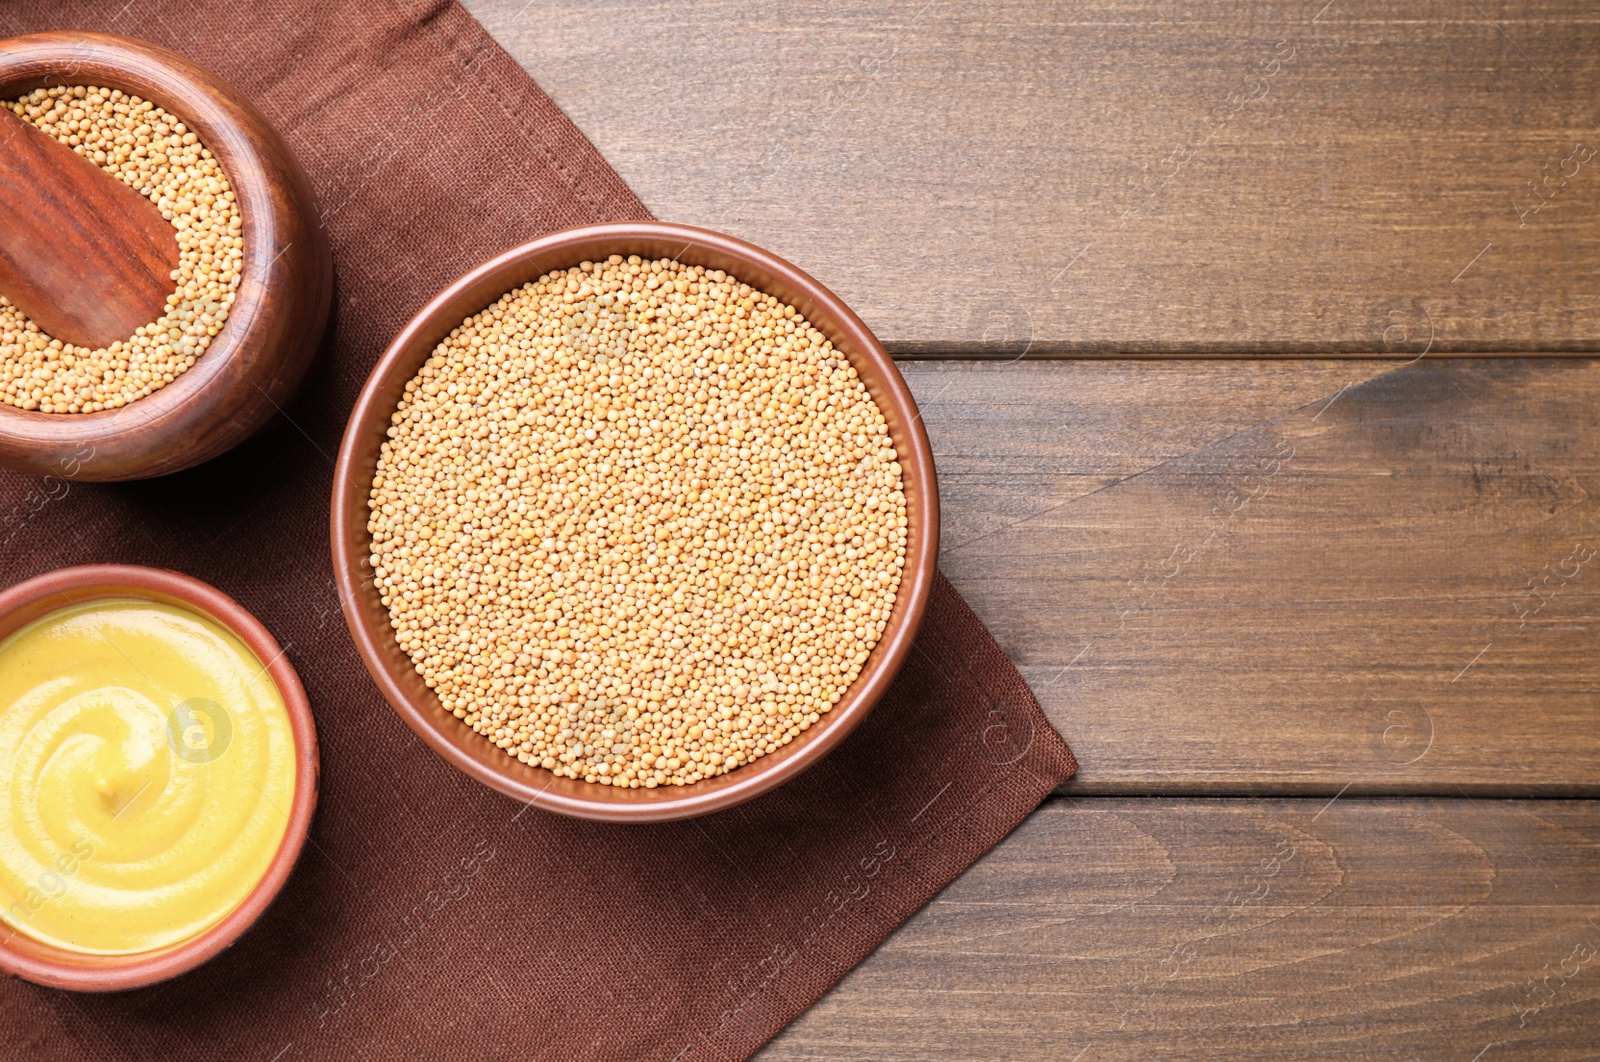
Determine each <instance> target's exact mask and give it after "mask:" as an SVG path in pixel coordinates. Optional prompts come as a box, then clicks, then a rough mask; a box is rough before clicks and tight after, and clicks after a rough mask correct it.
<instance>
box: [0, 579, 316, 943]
mask: <svg viewBox="0 0 1600 1062" xmlns="http://www.w3.org/2000/svg"><path fill="white" fill-rule="evenodd" d="M0 768H3V775H0V777H3V778H4V779H5V780H4V784H3V788H0V922H3V923H4V924H3V925H0V939H4V936H8V935H10V933H11V932H12V931H15V932H19V933H22V934H25V935H26V936H29V937H32V938H34V939H36V940H39V941H43V942H45V943H48V944H54V945H56V946H58V947H62V948H67V949H70V950H73V951H79V952H90V953H98V954H126V953H133V952H141V951H148V950H151V949H154V948H161V947H165V946H167V945H170V944H174V943H177V942H179V941H182V940H184V939H186V938H189V937H192V936H194V935H196V934H197V933H200V932H201V931H203V930H205V929H206V928H208V927H209V926H212V925H214V924H215V923H216V922H218V921H219V920H221V919H222V918H224V917H225V916H226V915H227V914H228V912H230V911H232V910H233V909H234V908H235V907H237V906H238V905H239V904H240V903H241V902H242V901H243V900H244V899H245V897H246V896H248V895H249V893H250V892H251V890H252V889H253V888H254V887H255V885H256V883H257V882H259V881H260V880H261V878H262V877H263V876H264V875H265V874H266V871H267V867H268V866H269V864H270V863H271V862H272V860H273V857H274V856H275V855H276V854H277V852H278V848H279V846H280V845H281V843H282V841H283V836H284V832H285V830H286V829H287V826H288V819H287V812H288V811H289V808H290V805H291V802H292V801H293V798H294V788H295V750H294V737H293V734H292V732H291V729H290V724H289V715H288V712H287V711H286V710H285V708H284V704H283V699H282V697H281V696H280V694H279V692H278V689H277V687H276V686H275V685H274V683H273V681H272V679H271V677H270V675H269V674H268V672H267V671H266V669H265V668H264V667H263V665H262V663H261V661H260V660H258V659H257V658H256V656H255V654H254V653H252V652H251V651H250V650H249V649H248V648H247V647H246V646H245V645H244V643H242V642H241V641H240V640H239V639H238V638H237V637H236V636H234V635H233V634H232V633H231V632H229V631H228V630H227V629H225V628H224V627H222V626H220V625H219V624H217V623H216V622H215V621H213V620H211V619H210V618H208V617H205V616H202V615H200V614H198V613H196V612H192V611H190V610H188V609H184V608H180V607H177V606H174V605H168V604H162V603H157V602H153V601H142V600H133V599H105V600H99V601H93V602H88V603H85V604H81V605H74V606H72V607H69V608H64V609H62V610H60V611H58V612H53V613H51V614H49V615H47V616H44V617H43V618H41V619H39V620H36V621H34V622H33V623H31V624H29V625H28V626H26V627H24V628H22V629H21V630H19V631H17V632H16V633H15V634H13V635H11V636H10V637H9V638H7V639H6V640H5V641H4V642H0Z"/></svg>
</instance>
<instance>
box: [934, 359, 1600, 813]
mask: <svg viewBox="0 0 1600 1062" xmlns="http://www.w3.org/2000/svg"><path fill="white" fill-rule="evenodd" d="M1347 365H1348V367H1349V368H1351V369H1355V370H1358V371H1354V372H1351V373H1349V374H1348V375H1345V374H1341V372H1340V371H1339V370H1340V369H1341V368H1343V367H1346V366H1347ZM904 368H905V370H906V376H907V379H908V380H910V381H911V385H912V388H913V390H914V392H915V393H916V394H917V397H918V400H919V402H920V403H921V404H922V405H923V406H924V420H925V422H926V423H927V425H928V429H929V433H930V436H931V438H932V441H933V448H934V452H935V458H936V460H937V462H938V467H939V473H940V494H941V500H942V507H943V516H944V525H943V536H942V547H943V548H942V559H941V564H942V565H943V567H944V569H945V571H946V573H947V574H948V575H949V576H950V578H951V580H952V581H953V582H954V583H955V584H956V586H957V587H958V588H959V589H960V590H961V591H962V593H963V594H965V595H966V597H967V599H968V600H969V601H970V602H971V604H972V606H973V608H974V609H975V610H976V611H977V613H978V614H979V615H980V616H981V617H982V618H983V619H984V621H985V622H986V623H988V625H989V627H990V629H991V630H992V631H993V632H994V634H995V636H996V638H997V639H998V640H999V641H1000V644H1001V646H1002V647H1003V648H1004V649H1005V650H1006V652H1007V653H1008V654H1009V655H1010V656H1011V658H1012V659H1013V660H1014V661H1016V663H1017V665H1018V666H1019V667H1020V668H1021V670H1022V672H1023V674H1024V676H1025V677H1026V678H1027V679H1028V681H1029V683H1030V684H1031V685H1032V687H1033V689H1034V691H1035V692H1036V693H1037V694H1038V696H1039V699H1040V701H1041V703H1042V704H1043V705H1044V707H1045V710H1046V712H1047V713H1048V714H1049V716H1050V718H1051V720H1052V721H1053V722H1054V723H1055V724H1056V725H1057V727H1058V728H1059V729H1060V730H1061V732H1062V733H1063V734H1065V735H1066V737H1067V739H1068V740H1069V741H1070V742H1072V745H1073V748H1074V750H1075V751H1076V752H1077V753H1078V756H1079V759H1080V761H1081V763H1082V767H1081V769H1080V771H1079V774H1078V776H1077V777H1076V778H1075V779H1074V780H1073V781H1072V782H1071V783H1069V787H1070V789H1071V791H1074V792H1083V793H1149V792H1165V793H1279V794H1294V793H1313V792H1316V793H1326V794H1332V793H1334V792H1337V791H1339V790H1340V789H1342V788H1343V787H1344V786H1346V785H1350V786H1351V787H1352V788H1351V792H1353V793H1361V792H1368V793H1418V792H1421V793H1435V794H1449V795H1455V794H1457V793H1459V792H1461V791H1463V790H1464V791H1466V792H1470V793H1473V794H1474V795H1478V794H1502V795H1517V794H1522V795H1594V794H1596V793H1597V792H1600V783H1597V780H1600V659H1597V655H1596V653H1595V651H1594V650H1595V645H1596V633H1597V631H1600V507H1597V504H1596V497H1597V496H1600V446H1597V445H1596V438H1595V415H1594V409H1595V402H1596V399H1597V396H1600V362H1595V361H1592V360H1570V359H1566V360H1562V359H1547V360H1538V361H1534V360H1528V361H1499V362H1490V361H1461V360H1454V361H1449V360H1441V361H1434V360H1432V359H1431V358H1430V359H1428V360H1425V361H1422V362H1419V363H1417V364H1415V365H1411V366H1407V367H1404V368H1395V369H1392V370H1390V371H1387V372H1384V371H1382V365H1381V363H1373V362H1363V363H1355V364H1351V363H1339V362H1315V363H1265V362H1261V363H1254V364H1242V363H1231V364H1219V363H1216V362H1143V363H1129V362H1089V361H1083V362H1076V363H1030V362H1023V363H1020V364H1016V365H1009V366H1000V365H989V364H983V363H973V362H952V363H932V362H926V363H915V364H907V365H905V366H904ZM1347 384H1348V386H1347ZM1158 738H1159V739H1158ZM1458 787H1460V788H1459V789H1458Z"/></svg>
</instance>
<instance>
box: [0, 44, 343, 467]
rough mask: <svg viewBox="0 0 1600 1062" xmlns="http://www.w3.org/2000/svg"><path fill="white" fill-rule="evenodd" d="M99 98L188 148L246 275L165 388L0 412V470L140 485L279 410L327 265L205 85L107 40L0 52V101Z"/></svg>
mask: <svg viewBox="0 0 1600 1062" xmlns="http://www.w3.org/2000/svg"><path fill="white" fill-rule="evenodd" d="M63 84H65V85H101V86H104V87H107V88H117V89H121V90H123V91H124V92H129V93H133V94H136V95H138V96H142V97H143V98H145V99H147V100H150V101H151V102H153V103H155V104H156V105H157V106H160V107H162V108H163V109H165V110H166V111H168V112H169V113H171V114H174V115H176V116H177V117H178V118H179V119H181V120H182V121H183V122H184V124H185V125H187V126H189V127H190V128H192V129H193V130H194V131H195V133H196V134H197V135H198V136H199V137H200V141H201V143H203V144H205V146H206V147H208V148H210V149H211V151H212V154H214V155H215V156H216V157H217V160H218V161H219V162H220V163H221V165H222V168H223V171H224V172H225V173H226V174H227V176H228V181H229V183H230V184H231V185H232V187H233V190H234V192H235V193H236V194H237V196H238V199H239V207H240V213H241V214H242V215H243V220H244V267H243V274H242V277H241V280H240V284H239V290H238V293H237V294H236V295H235V297H234V303H233V308H232V309H231V310H230V311H229V314H228V321H227V323H226V324H225V325H224V326H223V328H222V330H221V331H220V332H218V333H217V336H216V338H215V339H213V340H212V341H211V345H210V346H209V347H208V348H206V352H205V353H204V354H203V355H201V356H200V359H199V360H198V361H196V362H195V364H194V365H193V366H192V367H191V368H190V369H188V371H186V372H184V373H183V375H181V376H179V377H178V378H177V379H176V380H174V381H173V382H172V383H170V384H168V385H167V386H165V387H163V388H162V389H161V390H159V391H156V392H155V393H154V394H150V395H146V396H145V397H144V398H141V399H139V400H137V401H135V402H130V403H128V404H127V405H125V406H123V407H121V408H120V409H106V410H101V411H100V412H98V413H40V412H36V411H30V410H23V409H18V408H16V407H15V406H10V405H4V404H0V464H4V465H7V466H10V467H12V468H20V469H23V470H26V471H30V472H36V473H39V474H41V475H55V476H62V477H64V478H76V479H82V480H125V479H145V478H148V477H150V476H160V475H165V474H166V473H168V472H176V471H178V470H180V469H184V468H188V467H190V466H192V465H197V464H199V463H200V462H202V461H207V460H210V459H211V458H213V457H216V456H217V455H218V454H220V453H222V452H223V451H225V450H228V449H231V448H232V447H234V446H237V445H238V444H239V443H241V442H243V441H244V440H245V439H246V438H248V437H249V436H250V435H252V434H253V433H254V432H256V431H257V430H258V429H260V428H261V427H262V426H263V425H265V424H266V423H267V421H268V420H270V419H271V418H272V416H273V415H274V414H275V413H276V412H277V411H278V409H279V407H281V406H283V405H285V404H287V403H288V402H289V400H290V398H291V397H292V395H293V392H294V390H295V388H296V386H298V384H299V383H300V380H301V378H302V377H304V375H305V372H306V369H307V368H309V367H310V365H311V359H312V356H313V355H315V353H316V351H317V346H318V344H319V343H320V342H321V340H322V333H323V328H324V325H325V324H326V322H327V318H328V309H329V306H330V305H331V302H332V297H333V259H332V257H331V255H330V253H329V249H328V239H327V234H326V233H325V232H324V231H323V229H322V226H321V224H320V220H319V218H318V215H317V208H316V203H315V200H314V199H313V198H312V194H311V185H310V182H308V181H307V180H306V177H305V174H304V173H302V172H301V170H300V167H299V165H298V164H297V163H296V162H295V160H294V158H293V156H292V155H290V153H289V149H288V147H287V146H286V145H285V144H284V142H283V140H282V139H281V138H279V136H278V134H277V133H275V132H274V131H273V130H272V127H271V126H269V125H268V124H267V120H266V119H265V118H263V117H262V116H261V113H260V112H259V111H257V110H256V109H255V107H253V106H252V105H251V104H250V101H249V100H247V99H245V98H244V97H243V96H242V95H240V94H239V92H238V91H237V90H236V89H234V88H233V87H231V86H230V85H228V84H227V83H225V82H224V81H222V80H221V79H220V78H218V77H217V76H216V75H215V74H212V73H211V72H210V71H208V70H205V69H203V68H201V67H199V66H197V65H196V64H194V63H192V62H190V61H189V60H188V59H185V58H184V57H183V56H181V55H178V54H177V53H176V52H170V51H168V50H167V49H165V48H159V47H157V46H155V45H153V44H146V43H144V42H143V41H135V40H131V39H129V38H126V37H115V36H112V35H110V34H107V33H88V32H81V31H75V30H74V31H66V30H63V31H57V32H51V33H35V34H30V35H28V36H25V37H12V38H10V39H9V40H3V41H0V98H5V99H16V98H17V97H18V96H21V95H22V94H23V93H25V92H31V91H33V90H34V89H36V88H41V87H45V88H48V87H51V86H55V85H63Z"/></svg>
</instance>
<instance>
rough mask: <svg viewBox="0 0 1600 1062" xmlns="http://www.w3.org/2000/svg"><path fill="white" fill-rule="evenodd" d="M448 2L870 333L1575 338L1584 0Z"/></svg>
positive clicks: (999, 337) (1298, 349)
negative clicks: (813, 282)
mask: <svg viewBox="0 0 1600 1062" xmlns="http://www.w3.org/2000/svg"><path fill="white" fill-rule="evenodd" d="M467 7H468V8H469V9H471V10H472V12H473V13H474V14H475V15H477V16H478V18H480V19H481V20H482V21H483V22H484V24H485V25H486V26H487V28H488V29H489V31H490V32H491V33H492V34H494V36H495V38H496V39H497V40H499V41H500V43H502V44H503V45H504V46H505V47H506V48H507V49H508V50H509V51H510V52H511V53H512V54H513V55H514V56H515V57H516V58H517V59H518V60H519V61H520V62H521V63H522V64H523V66H524V67H526V68H527V69H528V71H529V72H530V73H531V74H532V75H533V76H534V77H535V79H537V80H538V81H539V83H540V84H541V85H542V86H543V87H544V88H545V89H546V90H547V91H548V92H549V93H550V94H551V95H552V96H553V97H554V98H555V101H556V102H557V103H558V104H560V105H561V107H562V108H563V109H564V110H565V111H566V112H567V113H568V114H569V115H571V116H572V118H573V119H574V121H575V122H576V123H577V124H578V126H579V127H580V128H581V129H582V130H583V131H584V132H585V133H587V134H588V136H589V137H590V138H591V139H592V140H593V141H594V142H595V144H596V145H597V146H598V147H599V148H600V150H601V152H602V153H603V154H604V155H605V156H606V158H607V159H608V160H609V161H610V162H611V163H612V164H613V165H614V166H615V167H616V168H617V169H618V171H619V172H620V173H621V174H622V176H623V178H624V179H626V180H627V182H628V183H629V184H630V185H631V186H632V187H633V188H634V189H635V190H636V191H637V192H638V193H639V195H640V197H641V198H642V199H643V200H644V201H645V203H646V204H647V205H649V207H650V208H651V209H652V210H653V211H654V212H655V213H656V215H657V216H658V217H660V218H662V219H664V220H669V221H678V222H684V223H687V224H694V225H703V226H706V227H708V228H713V229H718V230H721V231H725V232H729V233H731V234H733V235H737V236H740V237H743V238H745V239H749V240H751V241H753V242H755V243H757V244H759V245H761V246H764V247H767V248H769V249H771V250H773V251H775V252H777V253H778V254H780V255H783V256H784V257H786V258H789V259H790V260H791V261H793V262H795V263H796V264H797V265H799V266H800V267H801V268H803V269H805V270H807V271H809V272H811V273H812V274H813V275H814V276H816V277H817V278H818V279H820V280H822V282H823V283H825V284H827V285H829V286H830V287H832V288H833V289H834V290H835V291H836V292H838V294H839V295H840V296H842V297H843V298H844V300H845V301H846V302H847V303H849V304H850V305H851V307H852V308H853V309H855V310H856V311H857V312H858V313H860V314H861V315H862V316H863V317H864V318H865V319H866V321H867V323H868V324H869V325H870V326H872V327H873V328H874V329H875V330H876V331H877V333H878V335H879V337H880V338H881V339H883V341H884V343H885V345H886V346H887V347H888V348H889V350H890V351H891V352H892V353H895V354H897V355H912V354H923V355H929V354H951V353H953V354H959V355H965V356H972V355H988V354H1000V355H1004V356H1007V357H1009V356H1014V355H1015V354H1017V353H1021V352H1023V351H1026V352H1027V353H1028V354H1029V355H1030V356H1039V355H1048V354H1064V353H1077V354H1086V355H1100V354H1119V353H1120V354H1136V353H1137V354H1146V353H1148V354H1158V353H1178V354H1204V355H1212V354H1219V355H1229V354H1252V355H1284V354H1306V353H1312V354H1340V355H1356V356H1363V355H1365V356H1371V355H1380V356H1381V355H1404V356H1411V354H1414V353H1415V352H1417V351H1418V350H1420V349H1423V348H1424V347H1425V346H1428V345H1429V344H1430V343H1431V348H1432V350H1433V351H1434V352H1435V353H1444V352H1453V353H1483V352H1490V353H1492V352H1505V353H1526V352H1541V351H1544V352H1569V351H1594V350H1596V349H1600V241H1597V240H1596V236H1597V234H1600V211H1597V209H1596V208H1597V207H1600V159H1593V158H1592V155H1593V151H1594V149H1595V148H1596V147H1600V127H1597V125H1596V122H1597V121H1600V107H1597V105H1596V103H1595V99H1596V91H1597V89H1600V47H1597V45H1600V24H1597V23H1596V22H1595V21H1594V18H1593V12H1592V10H1591V7H1590V5H1588V4H1586V3H1584V2H1583V0H1524V2H1519V3H1507V2H1491V0H1481V2H1475V3H1471V4H1460V3H1451V2H1448V0H1421V2H1420V3H1417V4H1412V5H1407V6H1406V7H1405V8H1403V9H1399V8H1396V7H1395V6H1394V5H1393V4H1388V3H1383V2H1381V0H1336V2H1334V3H1327V0H1305V2H1295V3H1288V4H1285V3H1269V2H1267V0H1251V2H1248V3H1244V4H1221V3H1207V4H1201V5H1193V6H1189V7H1177V8H1175V7H1173V6H1172V5H1170V4H1161V3H1156V2H1154V0H1099V2H1097V3H1092V4H1088V5H1084V4H1065V3H1058V4H1037V3H1032V2H1029V0H992V2H983V3H978V2H972V0H966V2H947V0H932V2H928V0H897V2H895V3H890V4H868V3H860V2H856V3H829V2H823V0H806V2H803V3H795V4H783V5H750V4H740V3H734V2H732V0H717V2H712V3H705V4H696V5H691V6H684V5H681V4H672V3H663V2H655V3H637V4H636V3H622V2H620V0H607V2H603V3H589V2H578V0H557V2H552V3H541V4H537V5H531V6H530V5H528V4H526V3H524V2H523V0H467ZM619 75H621V76H622V77H623V78H624V79H625V83H626V91H621V90H619V88H618V85H619V81H618V78H619ZM1586 160H1587V161H1586Z"/></svg>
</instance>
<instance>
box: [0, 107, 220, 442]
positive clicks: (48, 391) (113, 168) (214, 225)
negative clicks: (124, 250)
mask: <svg viewBox="0 0 1600 1062" xmlns="http://www.w3.org/2000/svg"><path fill="white" fill-rule="evenodd" d="M0 102H3V105H4V106H6V107H9V108H11V110H12V111H13V112H15V113H16V115H17V116H18V117H19V118H21V119H22V120H23V121H25V122H31V123H32V124H33V125H35V126H37V127H38V128H40V129H42V130H44V131H45V132H46V133H49V134H50V135H51V136H53V137H55V138H56V139H57V140H59V141H61V142H62V143H63V144H66V145H67V146H69V147H71V148H72V149H73V150H74V151H76V152H77V153H78V154H80V155H82V156H83V157H84V158H86V159H88V160H90V161H91V162H93V163H94V164H95V165H97V166H99V167H100V168H101V169H103V170H105V171H106V172H107V173H109V174H111V175H112V176H113V177H116V178H117V179H119V180H120V181H122V183H123V184H126V185H128V186H129V187H130V188H134V189H137V190H138V192H139V194H140V195H143V196H145V197H146V198H148V199H150V200H151V201H153V202H154V203H155V204H156V206H157V207H159V208H160V209H161V216H162V217H164V218H166V219H167V220H168V221H171V222H172V225H173V228H175V229H177V230H178V262H179V264H178V268H177V269H176V270H175V271H174V272H173V277H172V279H173V281H174V287H175V290H174V291H173V293H172V294H171V295H169V296H168V297H167V305H166V310H165V312H164V313H163V314H162V315H161V316H160V317H159V318H157V319H156V320H154V321H151V322H150V323H149V324H147V325H142V326H141V327H140V328H139V329H138V330H137V331H135V332H134V334H133V335H131V336H129V337H128V338H127V339H126V340H122V341H118V342H115V343H112V344H111V345H110V346H109V347H104V348H101V349H99V350H90V349H88V348H87V347H78V346H73V345H72V344H70V343H63V342H62V341H61V340H59V339H55V338H53V337H51V336H49V335H47V334H45V333H44V332H43V331H41V330H40V328H39V326H38V325H37V324H35V323H34V322H32V321H30V320H29V319H28V318H27V316H26V315H25V314H23V313H22V311H20V310H18V309H17V308H16V307H15V306H12V305H11V303H10V302H8V301H7V300H6V299H5V297H4V296H0V400H4V401H5V402H6V404H7V405H12V406H18V407H20V408H22V409H37V410H40V411H41V412H44V413H93V412H96V411H97V410H102V409H115V408H117V407H119V406H123V405H126V404H127V403H129V402H132V401H134V400H135V399H139V398H143V397H144V396H145V395H148V394H150V393H151V392H153V391H157V390H159V389H161V388H162V387H165V386H166V385H167V384H169V383H171V382H172V381H173V380H175V379H177V378H178V377H179V376H180V375H182V374H183V372H184V370H186V369H188V368H189V367H190V366H192V365H193V364H194V363H195V359H197V358H199V357H200V355H201V354H203V353H205V349H206V347H207V346H209V345H210V343H211V340H212V339H213V338H214V337H215V336H216V334H217V333H218V332H219V331H221V329H222V325H223V322H225V321H226V320H227V319H228V309H229V307H231V306H232V305H233V298H234V293H235V292H236V291H237V290H238V287H239V278H240V275H241V268H242V266H243V262H244V239H243V235H242V233H243V229H244V220H243V218H241V217H240V214H239V204H238V201H237V200H236V199H235V197H234V193H233V190H232V189H231V188H230V187H229V186H228V178H227V175H226V174H224V173H223V172H222V167H221V166H220V165H218V163H217V160H216V159H215V158H213V157H212V155H211V152H210V150H209V149H207V148H206V147H205V145H203V144H201V143H200V142H199V140H198V138H197V137H196V136H195V134H194V133H193V132H192V131H190V130H189V129H188V128H187V127H186V126H185V125H184V124H183V123H182V122H180V121H179V120H178V119H176V118H174V117H173V116H172V115H170V114H168V113H167V112H166V111H164V110H162V109H161V108H160V107H157V106H155V105H154V104H153V103H151V102H150V101H149V100H142V99H140V98H139V97H137V96H130V95H128V94H126V93H124V92H123V91H122V90H120V89H106V88H97V87H94V86H88V85H72V86H57V87H55V88H49V89H35V90H34V91H32V92H30V93H28V95H26V96H23V97H22V98H21V99H20V100H16V101H15V102H12V101H0Z"/></svg>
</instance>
